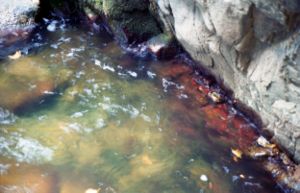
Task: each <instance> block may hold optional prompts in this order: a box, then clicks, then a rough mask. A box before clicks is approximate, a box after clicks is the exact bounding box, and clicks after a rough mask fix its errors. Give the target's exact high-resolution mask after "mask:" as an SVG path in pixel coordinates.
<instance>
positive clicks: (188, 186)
mask: <svg viewBox="0 0 300 193" xmlns="http://www.w3.org/2000/svg"><path fill="white" fill-rule="evenodd" d="M35 38H36V39H43V41H39V42H36V43H35V46H36V47H38V48H37V49H35V52H34V53H33V52H31V53H30V54H28V55H25V56H22V57H21V58H19V59H16V60H6V61H2V64H1V66H0V99H1V101H0V106H1V107H2V108H1V109H0V192H1V193H12V192H14V193H28V192H35V193H84V192H85V191H86V190H88V189H94V191H96V190H97V191H98V192H100V193H113V192H119V193H229V192H230V193H275V192H280V190H279V189H278V188H277V187H276V184H275V183H274V181H273V180H272V178H271V176H270V175H269V174H267V173H265V172H264V171H263V170H262V168H261V167H260V163H257V162H253V161H251V160H247V159H233V155H232V153H231V149H242V148H245V147H247V146H249V145H251V144H252V143H253V142H254V141H255V139H256V138H257V134H256V133H255V129H256V128H255V126H254V125H253V124H251V122H249V121H248V120H247V119H245V118H244V117H243V116H242V114H240V113H239V112H237V111H236V110H235V109H234V108H233V107H232V106H230V105H228V104H223V103H220V104H215V103H213V102H212V101H209V100H208V98H207V93H208V92H210V91H211V90H215V91H217V92H220V90H219V88H218V87H217V86H216V85H213V84H211V83H210V80H209V79H205V78H204V77H202V76H201V74H199V72H197V71H195V70H193V68H192V67H191V66H189V64H187V62H186V59H185V58H184V57H178V58H177V59H174V60H170V61H163V62H162V61H160V62H158V61H155V60H150V59H143V58H139V57H137V56H135V55H134V54H128V53H125V52H124V51H123V50H122V49H120V47H119V46H118V45H117V44H116V42H114V41H113V40H111V39H109V38H107V37H106V38H103V36H101V34H98V33H93V32H89V31H85V30H82V29H75V28H63V29H59V30H56V31H55V32H48V33H47V34H46V35H45V37H39V35H38V34H37V35H36V37H35ZM200 73H201V72H200ZM211 85H212V86H211ZM6 109H8V110H9V111H8V110H6ZM12 112H14V114H13V113H12ZM88 193H91V192H88Z"/></svg>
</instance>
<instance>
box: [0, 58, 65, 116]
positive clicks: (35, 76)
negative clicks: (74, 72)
mask: <svg viewBox="0 0 300 193" xmlns="http://www.w3.org/2000/svg"><path fill="white" fill-rule="evenodd" d="M45 65H47V64H46V63H45V61H42V60H41V61H39V62H37V60H32V58H31V57H29V56H27V57H24V58H20V59H18V60H13V61H9V62H8V64H7V65H6V66H5V67H3V69H4V74H3V75H1V77H0V98H1V101H0V106H1V107H4V108H6V109H8V110H11V111H16V110H18V109H20V108H21V107H22V106H23V105H27V104H31V103H39V102H40V101H41V99H43V98H45V97H47V96H51V95H55V92H54V91H55V89H57V88H58V87H60V86H62V85H63V84H64V83H65V82H66V80H67V79H68V77H69V75H70V73H69V71H64V70H61V71H60V72H59V73H56V74H53V73H51V71H50V70H49V69H47V68H46V66H45Z"/></svg>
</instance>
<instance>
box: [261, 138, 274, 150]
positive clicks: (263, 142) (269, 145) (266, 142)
mask: <svg viewBox="0 0 300 193" xmlns="http://www.w3.org/2000/svg"><path fill="white" fill-rule="evenodd" d="M256 142H257V143H258V145H260V146H262V147H267V148H271V149H273V148H275V147H276V145H275V144H271V143H270V142H269V141H268V140H267V139H266V138H264V137H263V136H260V137H259V138H257V140H256Z"/></svg>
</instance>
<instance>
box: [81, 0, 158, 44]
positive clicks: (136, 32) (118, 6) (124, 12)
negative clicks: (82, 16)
mask: <svg viewBox="0 0 300 193" xmlns="http://www.w3.org/2000/svg"><path fill="white" fill-rule="evenodd" d="M81 2H83V4H84V5H85V6H84V7H85V11H86V12H87V14H89V13H91V12H94V13H95V12H96V14H99V13H102V14H103V15H105V17H106V18H107V19H108V20H109V23H110V26H111V28H112V30H113V32H114V34H115V35H116V38H117V39H118V40H119V41H120V42H121V43H134V42H142V41H145V40H147V39H148V38H150V37H152V36H155V35H158V34H160V33H161V29H160V27H159V25H158V23H157V21H156V20H155V19H154V17H153V16H152V14H151V12H150V10H149V1H144V0H143V1H140V0H129V1H128V0H98V1H97V0H83V1H81Z"/></svg>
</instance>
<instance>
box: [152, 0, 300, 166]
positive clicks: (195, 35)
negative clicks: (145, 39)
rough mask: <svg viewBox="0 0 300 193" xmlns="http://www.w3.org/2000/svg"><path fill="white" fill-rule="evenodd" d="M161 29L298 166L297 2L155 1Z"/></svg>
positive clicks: (299, 63)
mask: <svg viewBox="0 0 300 193" xmlns="http://www.w3.org/2000/svg"><path fill="white" fill-rule="evenodd" d="M151 3H152V4H156V8H157V9H156V10H157V14H158V15H159V17H160V19H161V21H162V23H163V24H164V26H163V28H164V29H165V30H168V31H170V32H171V33H173V34H174V36H175V37H176V38H177V40H178V41H179V42H180V43H181V44H182V46H183V47H184V49H185V50H186V51H187V52H188V53H189V54H190V55H191V56H192V58H193V59H195V60H196V61H198V62H199V63H201V64H202V65H203V66H205V67H206V68H207V69H208V70H209V71H210V72H211V73H212V74H214V75H215V76H216V77H217V78H219V79H220V80H221V81H223V82H224V84H225V85H226V86H227V87H229V88H231V89H232V90H234V94H235V97H236V98H238V99H239V100H240V101H242V102H243V103H244V104H246V105H247V106H249V107H251V108H252V109H253V110H254V111H255V112H256V113H257V114H258V115H260V117H261V118H262V121H261V123H262V128H263V129H265V131H268V132H269V133H271V134H272V135H273V139H274V140H275V141H277V142H278V143H279V144H280V145H281V146H282V147H284V148H285V149H286V150H287V151H288V152H289V153H290V154H291V155H292V156H293V158H294V159H295V160H296V161H298V162H299V161H300V126H299V125H300V118H299V117H300V79H299V75H300V54H299V53H300V25H299V24H300V4H299V1H298V0H288V1H280V0H235V1H233V0H209V1H207V0H184V1H182V0H172V1H169V0H158V1H153V0H152V1H151Z"/></svg>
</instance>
